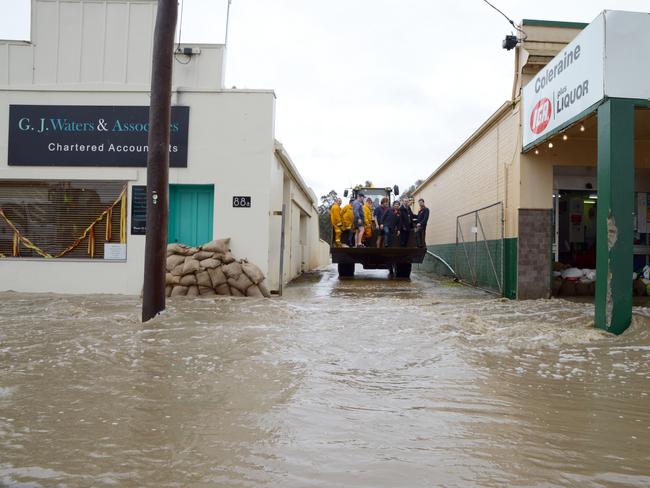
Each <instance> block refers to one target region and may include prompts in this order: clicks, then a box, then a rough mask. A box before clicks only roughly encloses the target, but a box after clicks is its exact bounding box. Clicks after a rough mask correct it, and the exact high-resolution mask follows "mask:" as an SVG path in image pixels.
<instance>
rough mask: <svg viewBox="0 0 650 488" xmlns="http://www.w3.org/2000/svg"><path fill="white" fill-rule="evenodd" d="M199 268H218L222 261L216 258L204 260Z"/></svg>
mask: <svg viewBox="0 0 650 488" xmlns="http://www.w3.org/2000/svg"><path fill="white" fill-rule="evenodd" d="M199 266H201V268H204V269H208V268H217V267H219V266H221V261H219V260H218V259H215V258H208V259H204V260H203V261H200V262H199Z"/></svg>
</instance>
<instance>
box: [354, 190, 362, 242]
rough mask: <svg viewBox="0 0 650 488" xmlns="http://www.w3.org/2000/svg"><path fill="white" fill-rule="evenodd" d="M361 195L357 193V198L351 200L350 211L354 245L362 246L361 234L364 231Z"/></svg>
mask: <svg viewBox="0 0 650 488" xmlns="http://www.w3.org/2000/svg"><path fill="white" fill-rule="evenodd" d="M363 197H364V195H363V193H357V198H356V199H355V200H354V202H352V211H353V212H354V247H363V235H364V233H365V225H364V222H365V218H364V212H363Z"/></svg>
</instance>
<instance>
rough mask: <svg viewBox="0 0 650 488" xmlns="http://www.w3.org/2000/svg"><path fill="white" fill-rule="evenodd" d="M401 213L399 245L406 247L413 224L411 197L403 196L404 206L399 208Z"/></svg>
mask: <svg viewBox="0 0 650 488" xmlns="http://www.w3.org/2000/svg"><path fill="white" fill-rule="evenodd" d="M399 213H400V222H399V225H400V226H399V245H400V246H401V247H406V246H407V245H408V243H409V236H410V234H411V228H412V226H413V219H414V218H415V216H414V215H413V211H412V210H411V207H409V198H408V197H403V198H402V206H401V207H400V208H399Z"/></svg>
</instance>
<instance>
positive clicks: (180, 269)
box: [170, 261, 185, 276]
mask: <svg viewBox="0 0 650 488" xmlns="http://www.w3.org/2000/svg"><path fill="white" fill-rule="evenodd" d="M184 267H185V261H183V263H182V264H179V265H178V266H176V267H175V268H174V269H172V270H171V271H170V273H171V274H172V275H174V276H182V275H183V268H184Z"/></svg>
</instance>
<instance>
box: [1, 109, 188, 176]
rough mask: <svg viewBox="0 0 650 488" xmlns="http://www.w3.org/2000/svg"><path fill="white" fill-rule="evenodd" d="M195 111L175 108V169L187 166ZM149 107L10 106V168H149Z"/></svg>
mask: <svg viewBox="0 0 650 488" xmlns="http://www.w3.org/2000/svg"><path fill="white" fill-rule="evenodd" d="M189 119H190V108H189V107H180V106H176V107H172V117H171V123H170V126H169V130H170V137H171V139H170V144H169V161H170V166H171V167H175V168H186V167H187V140H188V131H189ZM148 137H149V107H147V106H144V107H143V106H114V105H111V106H99V105H92V106H90V105H10V106H9V144H8V146H9V147H8V158H7V162H8V164H9V165H10V166H125V167H146V165H147V153H148Z"/></svg>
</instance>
